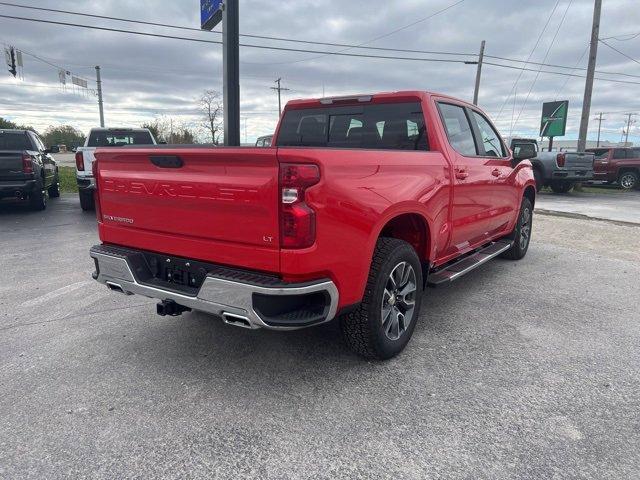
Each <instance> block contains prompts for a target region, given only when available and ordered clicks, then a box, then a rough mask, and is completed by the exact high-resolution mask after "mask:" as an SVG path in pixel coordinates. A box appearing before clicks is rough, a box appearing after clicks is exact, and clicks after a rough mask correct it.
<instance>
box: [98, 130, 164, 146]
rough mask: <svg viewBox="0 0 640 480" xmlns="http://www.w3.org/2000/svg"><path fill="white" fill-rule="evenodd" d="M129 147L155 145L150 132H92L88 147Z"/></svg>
mask: <svg viewBox="0 0 640 480" xmlns="http://www.w3.org/2000/svg"><path fill="white" fill-rule="evenodd" d="M129 145H153V139H152V138H151V134H150V133H149V132H117V131H107V132H100V131H98V132H91V134H90V135H89V142H88V143H87V146H88V147H126V146H129Z"/></svg>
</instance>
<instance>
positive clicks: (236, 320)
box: [222, 312, 253, 330]
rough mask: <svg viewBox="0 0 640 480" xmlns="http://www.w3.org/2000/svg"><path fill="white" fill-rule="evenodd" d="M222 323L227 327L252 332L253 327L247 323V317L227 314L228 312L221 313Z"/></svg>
mask: <svg viewBox="0 0 640 480" xmlns="http://www.w3.org/2000/svg"><path fill="white" fill-rule="evenodd" d="M222 321H223V322H224V323H226V324H228V325H233V326H235V327H240V328H248V329H250V330H253V326H252V325H251V322H250V321H249V319H248V318H247V317H244V316H242V315H236V314H235V313H228V312H223V313H222Z"/></svg>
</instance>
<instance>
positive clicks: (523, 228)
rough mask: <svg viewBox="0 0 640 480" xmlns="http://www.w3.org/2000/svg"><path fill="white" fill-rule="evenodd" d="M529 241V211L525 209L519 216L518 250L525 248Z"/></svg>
mask: <svg viewBox="0 0 640 480" xmlns="http://www.w3.org/2000/svg"><path fill="white" fill-rule="evenodd" d="M530 239H531V210H530V209H529V208H525V209H524V210H523V211H522V215H521V216H520V248H521V249H522V250H524V249H526V248H527V245H529V240H530Z"/></svg>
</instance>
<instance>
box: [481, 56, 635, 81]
mask: <svg viewBox="0 0 640 480" xmlns="http://www.w3.org/2000/svg"><path fill="white" fill-rule="evenodd" d="M483 65H492V66H494V67H502V68H510V69H513V70H523V71H525V72H538V70H536V69H533V68H522V67H514V66H512V65H502V64H499V63H492V62H483ZM540 73H549V74H551V75H563V76H567V77H575V78H587V77H586V76H585V75H577V74H574V73H564V72H554V71H551V70H540ZM594 78H595V79H596V80H601V81H604V82H614V83H626V84H629V85H640V82H631V81H629V80H615V79H613V78H602V77H594Z"/></svg>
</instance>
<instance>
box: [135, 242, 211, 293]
mask: <svg viewBox="0 0 640 480" xmlns="http://www.w3.org/2000/svg"><path fill="white" fill-rule="evenodd" d="M141 256H142V259H141V260H143V261H142V262H136V263H137V264H138V265H136V268H135V270H136V277H137V278H138V281H140V282H141V283H144V284H146V285H151V286H157V287H161V288H164V289H168V290H173V291H177V292H180V293H185V294H187V295H196V294H197V293H198V291H199V290H200V287H201V286H202V283H203V282H204V280H205V278H206V277H207V274H208V273H209V269H210V266H209V265H208V264H206V263H202V262H197V261H194V260H187V259H184V258H179V257H173V256H167V255H160V254H155V253H148V252H145V253H143V254H142V255H141Z"/></svg>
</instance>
